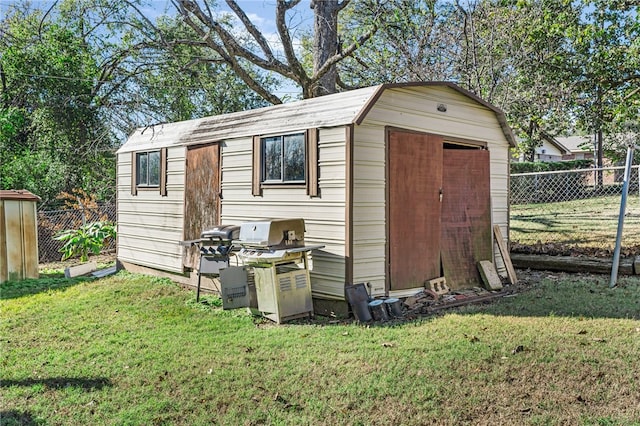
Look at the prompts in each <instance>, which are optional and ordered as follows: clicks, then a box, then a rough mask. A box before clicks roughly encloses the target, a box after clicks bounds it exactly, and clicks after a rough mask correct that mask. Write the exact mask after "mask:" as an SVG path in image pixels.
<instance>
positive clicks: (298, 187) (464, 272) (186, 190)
mask: <svg viewBox="0 0 640 426" xmlns="http://www.w3.org/2000/svg"><path fill="white" fill-rule="evenodd" d="M514 146H515V139H514V136H513V133H512V131H511V129H510V128H509V126H508V125H507V124H506V118H505V115H504V113H503V112H502V111H500V110H499V109H497V108H496V107H494V106H493V105H491V104H489V103H487V102H485V101H483V100H481V99H480V98H478V97H477V96H475V95H474V94H472V93H471V92H468V91H466V90H464V89H462V88H460V87H459V86H457V85H455V84H453V83H448V82H430V83H403V84H389V85H379V86H373V87H367V88H362V89H357V90H352V91H349V92H343V93H337V94H333V95H327V96H322V97H319V98H314V99H307V100H302V101H298V102H291V103H287V104H283V105H275V106H271V107H266V108H260V109H256V110H250V111H242V112H237V113H231V114H224V115H219V116H214V117H206V118H201V119H196V120H190V121H185V122H178V123H169V124H162V125H156V126H152V127H148V128H144V129H138V130H137V131H135V132H134V133H133V134H132V135H131V136H130V137H129V139H128V140H127V142H126V143H125V144H124V145H123V146H122V147H121V148H120V149H119V150H118V153H117V162H118V165H117V215H118V218H117V223H118V234H117V235H118V237H117V258H118V263H119V265H120V267H124V268H127V269H130V270H136V271H140V272H147V273H152V274H157V275H169V274H170V276H172V278H174V279H176V280H178V281H182V282H184V283H186V284H191V285H193V284H194V283H195V281H196V278H195V272H194V269H195V266H196V265H195V264H194V261H193V257H192V256H189V255H188V253H187V252H186V249H185V247H183V246H182V245H181V244H180V241H181V240H190V239H194V238H199V236H200V233H201V232H202V231H203V230H204V229H206V228H209V227H211V226H213V225H217V224H220V225H239V224H241V223H243V222H247V221H252V220H265V219H277V218H303V219H304V220H305V226H306V233H305V242H306V243H307V244H312V245H313V244H321V245H324V246H325V247H324V248H323V249H322V250H314V251H313V255H312V256H313V270H312V272H311V289H312V292H313V295H314V297H316V298H324V299H333V300H336V299H337V300H344V299H345V286H346V285H347V284H351V283H361V282H366V283H369V290H370V294H371V295H373V296H381V295H391V296H396V297H403V296H408V295H411V294H415V291H416V289H421V288H424V282H425V281H426V280H429V279H433V278H438V277H441V276H444V277H445V278H446V280H447V284H448V285H449V286H450V287H451V288H468V287H472V286H479V285H481V279H480V276H479V273H478V269H477V262H478V261H480V260H490V261H494V262H495V264H496V266H497V267H498V269H499V270H500V271H504V265H503V264H502V261H501V258H500V255H499V252H498V246H497V244H495V241H494V240H493V232H492V229H493V228H492V227H493V225H498V226H500V227H501V228H502V234H503V235H504V236H508V235H509V232H508V224H509V205H508V199H509V150H510V148H511V147H514ZM273 153H276V154H277V155H271V154H273ZM506 238H508V237H505V240H506Z"/></svg>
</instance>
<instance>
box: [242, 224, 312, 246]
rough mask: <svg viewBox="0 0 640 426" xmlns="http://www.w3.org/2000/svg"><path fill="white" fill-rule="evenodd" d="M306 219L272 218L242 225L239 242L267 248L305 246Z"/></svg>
mask: <svg viewBox="0 0 640 426" xmlns="http://www.w3.org/2000/svg"><path fill="white" fill-rule="evenodd" d="M304 231H305V228H304V219H302V218H296V219H270V220H263V221H255V222H245V223H243V224H241V225H240V239H239V243H240V244H241V245H243V246H245V247H256V248H265V249H278V248H292V247H303V246H304Z"/></svg>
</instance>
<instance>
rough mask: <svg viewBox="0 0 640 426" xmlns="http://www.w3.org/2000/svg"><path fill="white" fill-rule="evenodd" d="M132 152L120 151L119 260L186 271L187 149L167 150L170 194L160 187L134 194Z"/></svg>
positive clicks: (169, 269)
mask: <svg viewBox="0 0 640 426" xmlns="http://www.w3.org/2000/svg"><path fill="white" fill-rule="evenodd" d="M131 157H132V156H131V154H130V153H128V152H125V153H122V154H118V259H119V260H121V261H124V262H130V263H134V264H136V265H142V266H148V267H150V268H157V269H162V270H165V271H171V272H183V268H182V247H181V246H180V245H179V241H180V240H182V237H183V230H182V227H183V222H184V218H183V214H184V174H185V148H184V147H181V146H180V147H171V148H169V149H168V150H167V196H166V197H164V196H161V195H160V193H159V191H158V190H157V189H153V190H138V194H137V195H131Z"/></svg>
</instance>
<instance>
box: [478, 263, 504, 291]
mask: <svg viewBox="0 0 640 426" xmlns="http://www.w3.org/2000/svg"><path fill="white" fill-rule="evenodd" d="M478 270H479V271H480V276H481V277H482V282H483V283H484V285H485V287H486V288H487V290H500V289H502V281H501V280H500V276H499V275H498V271H496V267H495V266H494V265H493V263H491V262H489V261H488V260H481V261H480V262H478Z"/></svg>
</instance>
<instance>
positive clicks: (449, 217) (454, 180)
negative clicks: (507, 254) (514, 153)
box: [441, 149, 493, 289]
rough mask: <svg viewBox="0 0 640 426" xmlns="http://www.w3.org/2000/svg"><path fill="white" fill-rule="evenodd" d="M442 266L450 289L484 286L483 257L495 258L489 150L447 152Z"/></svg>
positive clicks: (445, 153)
mask: <svg viewBox="0 0 640 426" xmlns="http://www.w3.org/2000/svg"><path fill="white" fill-rule="evenodd" d="M443 166H444V167H443V179H442V186H443V197H442V217H441V223H442V243H441V244H442V247H441V255H442V269H443V271H444V276H445V277H446V278H447V284H448V286H449V287H450V288H454V289H455V288H469V287H474V286H479V285H481V283H482V281H481V277H480V273H479V272H478V266H477V264H478V262H479V261H480V260H491V259H492V258H493V250H492V246H493V243H492V239H491V203H490V194H491V192H490V191H491V189H490V176H489V151H486V150H480V149H445V150H444V154H443Z"/></svg>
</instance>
